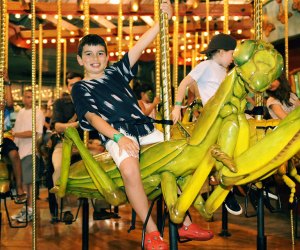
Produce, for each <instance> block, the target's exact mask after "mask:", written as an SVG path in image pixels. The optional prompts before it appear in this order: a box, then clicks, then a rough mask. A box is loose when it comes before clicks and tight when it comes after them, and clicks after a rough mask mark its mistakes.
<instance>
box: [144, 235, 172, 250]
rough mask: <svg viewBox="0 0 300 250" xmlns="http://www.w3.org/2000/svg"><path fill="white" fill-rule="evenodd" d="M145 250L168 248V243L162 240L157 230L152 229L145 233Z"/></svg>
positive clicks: (164, 249) (166, 249) (165, 249)
mask: <svg viewBox="0 0 300 250" xmlns="http://www.w3.org/2000/svg"><path fill="white" fill-rule="evenodd" d="M144 247H145V249H146V250H168V249H169V247H168V244H167V243H166V242H164V240H163V238H162V237H161V236H160V233H159V232H158V231H154V232H151V233H148V234H146V235H145V244H144Z"/></svg>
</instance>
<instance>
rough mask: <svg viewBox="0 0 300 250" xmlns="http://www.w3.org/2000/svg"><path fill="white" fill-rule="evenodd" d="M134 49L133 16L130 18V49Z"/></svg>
mask: <svg viewBox="0 0 300 250" xmlns="http://www.w3.org/2000/svg"><path fill="white" fill-rule="evenodd" d="M132 47H133V16H130V17H129V44H128V48H129V49H131V48H132Z"/></svg>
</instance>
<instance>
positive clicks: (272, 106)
mask: <svg viewBox="0 0 300 250" xmlns="http://www.w3.org/2000/svg"><path fill="white" fill-rule="evenodd" d="M266 92H267V94H268V96H269V97H268V99H267V108H268V111H269V113H270V115H271V117H272V118H273V119H280V120H282V119H284V118H285V117H286V116H287V115H288V114H289V113H290V112H292V111H293V110H294V109H295V108H297V107H299V106H300V100H299V98H298V97H297V96H296V94H294V93H293V92H292V90H291V86H290V84H289V82H288V80H287V78H286V77H285V73H284V71H283V73H282V74H281V76H280V77H278V78H277V79H276V80H275V81H274V82H272V84H271V86H270V87H269V89H267V90H266Z"/></svg>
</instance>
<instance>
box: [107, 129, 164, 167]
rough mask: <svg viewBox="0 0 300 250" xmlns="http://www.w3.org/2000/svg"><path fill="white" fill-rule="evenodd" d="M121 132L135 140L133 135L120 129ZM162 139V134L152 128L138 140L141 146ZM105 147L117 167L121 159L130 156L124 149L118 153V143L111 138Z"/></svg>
mask: <svg viewBox="0 0 300 250" xmlns="http://www.w3.org/2000/svg"><path fill="white" fill-rule="evenodd" d="M121 133H122V134H124V135H125V136H127V137H129V138H131V139H132V140H135V141H136V138H135V137H132V136H130V135H127V134H126V132H124V131H122V130H121ZM162 141H164V134H163V133H162V132H160V131H159V130H157V129H154V131H153V132H152V133H151V134H149V135H146V136H141V137H139V142H140V145H141V146H143V145H147V144H152V143H157V142H162ZM105 147H106V150H107V151H108V152H109V153H110V155H111V157H112V158H113V160H114V162H115V163H116V165H117V166H118V167H119V166H120V164H121V162H122V161H123V160H125V159H126V158H128V157H130V156H129V155H128V154H127V152H126V151H125V150H123V151H122V153H121V155H120V151H119V145H118V143H116V142H114V141H113V140H109V141H108V142H107V143H106V145H105Z"/></svg>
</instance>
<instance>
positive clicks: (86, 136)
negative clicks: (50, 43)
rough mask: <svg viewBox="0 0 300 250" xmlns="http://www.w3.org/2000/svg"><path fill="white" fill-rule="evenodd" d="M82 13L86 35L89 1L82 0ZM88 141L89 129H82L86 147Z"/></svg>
mask: <svg viewBox="0 0 300 250" xmlns="http://www.w3.org/2000/svg"><path fill="white" fill-rule="evenodd" d="M83 15H84V22H83V31H84V35H85V36H86V35H88V34H89V32H90V1H89V0H84V1H83ZM88 142H89V131H87V130H84V132H83V143H84V145H85V146H86V147H87V146H88Z"/></svg>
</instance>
